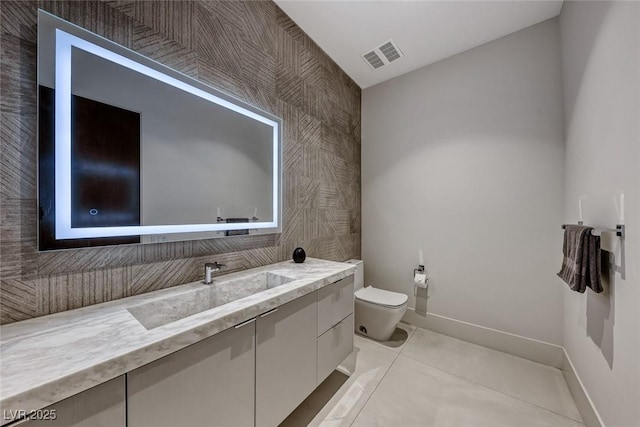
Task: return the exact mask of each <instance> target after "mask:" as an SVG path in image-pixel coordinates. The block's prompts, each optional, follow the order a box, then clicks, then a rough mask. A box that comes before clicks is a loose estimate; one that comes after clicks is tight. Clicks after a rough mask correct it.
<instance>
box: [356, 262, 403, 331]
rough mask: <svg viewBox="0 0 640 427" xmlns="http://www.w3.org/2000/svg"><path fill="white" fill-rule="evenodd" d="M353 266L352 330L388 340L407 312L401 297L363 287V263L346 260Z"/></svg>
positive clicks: (393, 293)
mask: <svg viewBox="0 0 640 427" xmlns="http://www.w3.org/2000/svg"><path fill="white" fill-rule="evenodd" d="M347 262H348V263H349V264H354V265H355V266H356V274H355V276H354V289H355V309H354V312H355V321H354V327H355V331H356V332H357V333H359V334H362V335H366V336H368V337H370V338H373V339H374V340H377V341H388V340H389V339H390V338H391V335H392V334H393V332H394V331H395V330H396V326H398V323H400V320H402V316H404V313H405V312H406V311H407V300H408V299H409V298H408V297H407V296H406V295H405V294H402V293H399V292H392V291H387V290H384V289H379V288H375V287H373V286H367V287H365V286H364V264H363V261H362V260H355V259H352V260H349V261H347Z"/></svg>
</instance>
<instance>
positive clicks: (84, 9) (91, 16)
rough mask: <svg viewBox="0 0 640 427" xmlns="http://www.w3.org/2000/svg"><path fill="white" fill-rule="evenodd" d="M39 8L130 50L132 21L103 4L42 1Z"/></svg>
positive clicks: (74, 0)
mask: <svg viewBox="0 0 640 427" xmlns="http://www.w3.org/2000/svg"><path fill="white" fill-rule="evenodd" d="M139 3H140V2H139ZM142 3H146V2H142ZM175 3H182V2H175ZM39 6H40V7H41V8H42V9H43V10H46V11H47V12H49V13H52V14H54V15H56V16H59V17H60V18H62V19H65V20H67V21H69V22H72V23H74V24H76V25H79V26H80V27H82V28H86V29H87V30H89V31H91V32H93V33H96V34H98V35H99V36H102V37H105V38H107V39H109V40H112V41H114V42H116V43H118V44H121V45H123V46H125V47H128V48H131V36H132V34H133V20H132V19H131V17H129V16H127V15H125V14H123V13H120V12H119V11H118V10H116V9H114V8H112V7H110V6H109V5H108V4H106V3H104V2H101V1H93V0H44V1H40V3H39ZM34 42H35V40H34Z"/></svg>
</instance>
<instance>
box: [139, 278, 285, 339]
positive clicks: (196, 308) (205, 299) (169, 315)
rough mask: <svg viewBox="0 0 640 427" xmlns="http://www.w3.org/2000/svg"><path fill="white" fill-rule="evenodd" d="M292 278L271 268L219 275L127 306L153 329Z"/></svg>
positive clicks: (144, 323)
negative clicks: (175, 292)
mask: <svg viewBox="0 0 640 427" xmlns="http://www.w3.org/2000/svg"><path fill="white" fill-rule="evenodd" d="M294 280H296V279H292V278H290V277H286V276H282V275H280V274H276V273H272V272H270V271H264V272H261V273H256V274H251V275H248V276H242V277H236V278H229V279H225V278H224V276H222V277H219V278H216V279H215V280H214V281H213V283H212V284H211V285H206V286H203V287H199V288H197V289H193V290H189V291H186V292H184V293H182V294H178V295H172V296H170V297H165V298H160V299H157V300H154V301H149V302H147V303H144V304H140V305H136V306H134V307H129V308H128V310H129V313H131V314H132V315H133V317H135V318H136V320H138V322H140V323H141V324H142V325H143V326H144V327H145V328H147V329H154V328H157V327H159V326H163V325H166V324H168V323H171V322H175V321H177V320H180V319H184V318H185V317H189V316H193V315H194V314H198V313H201V312H203V311H206V310H210V309H212V308H215V307H220V306H222V305H224V304H228V303H230V302H233V301H237V300H239V299H241V298H244V297H248V296H250V295H254V294H257V293H259V292H262V291H266V290H269V289H273V288H275V287H278V286H281V285H284V284H285V283H289V282H292V281H294Z"/></svg>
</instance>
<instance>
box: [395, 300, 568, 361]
mask: <svg viewBox="0 0 640 427" xmlns="http://www.w3.org/2000/svg"><path fill="white" fill-rule="evenodd" d="M402 320H403V321H404V322H406V323H409V324H411V325H414V326H417V327H419V328H424V329H429V330H431V331H434V332H439V333H441V334H444V335H449V336H450V337H454V338H458V339H461V340H463V341H467V342H470V343H474V344H479V345H482V346H485V347H489V348H492V349H494V350H498V351H503V352H505V353H509V354H513V355H514V356H519V357H522V358H524V359H528V360H532V361H534V362H538V363H542V364H544V365H548V366H553V367H554V368H559V369H562V367H563V363H564V349H563V348H562V347H561V346H559V345H555V344H549V343H547V342H544V341H538V340H534V339H531V338H526V337H522V336H520V335H515V334H510V333H508V332H502V331H498V330H496V329H491V328H486V327H484V326H480V325H475V324H473V323H467V322H462V321H460V320H455V319H451V318H448V317H444V316H440V315H437V314H432V313H427V316H426V317H425V316H422V315H420V314H416V313H415V311H414V310H413V309H412V308H410V307H409V308H407V312H406V314H405V315H404V317H403V319H402Z"/></svg>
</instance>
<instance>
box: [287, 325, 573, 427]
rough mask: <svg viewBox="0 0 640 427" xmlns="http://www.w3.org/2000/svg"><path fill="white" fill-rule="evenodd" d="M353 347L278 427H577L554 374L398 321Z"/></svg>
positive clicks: (568, 398)
mask: <svg viewBox="0 0 640 427" xmlns="http://www.w3.org/2000/svg"><path fill="white" fill-rule="evenodd" d="M354 347H355V348H354V352H353V353H352V354H351V356H349V358H348V359H347V360H345V362H344V363H343V365H342V366H341V368H340V369H341V370H343V371H344V372H347V373H349V374H350V376H348V377H347V376H346V375H344V374H341V373H339V372H334V373H333V374H332V375H331V376H330V377H329V378H328V379H327V380H326V381H325V382H324V383H322V384H321V385H320V386H319V387H318V389H317V390H316V391H315V392H314V393H313V394H312V395H311V396H309V398H307V400H305V402H304V403H303V404H301V405H300V406H299V407H298V408H297V409H296V411H295V412H294V413H293V414H291V415H290V416H289V418H287V419H286V420H285V421H284V422H283V423H282V426H304V425H310V426H321V427H337V426H358V427H375V426H391V427H399V426H402V427H411V426H420V427H463V426H464V427H484V426H487V427H514V426H518V427H529V426H531V427H534V426H535V427H538V426H545V427H546V426H548V427H584V425H583V424H582V419H581V417H580V414H579V413H578V410H577V408H576V405H575V403H574V401H573V398H572V397H571V394H570V393H569V389H568V387H567V384H566V383H565V381H564V378H563V376H562V373H561V372H560V371H559V370H558V369H555V368H551V367H549V366H545V365H541V364H539V363H535V362H531V361H529V360H525V359H522V358H519V357H516V356H512V355H509V354H506V353H502V352H499V351H496V350H491V349H489V348H486V347H482V346H479V345H476V344H470V343H468V342H465V341H461V340H458V339H455V338H451V337H448V336H446V335H442V334H438V333H435V332H432V331H428V330H424V329H419V328H415V327H414V326H411V325H407V324H404V323H401V324H400V325H399V328H398V329H397V330H396V333H394V336H393V337H392V338H391V340H390V341H388V342H386V343H378V342H376V341H372V340H369V339H367V338H364V337H361V336H358V335H356V337H355V346H354Z"/></svg>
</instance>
